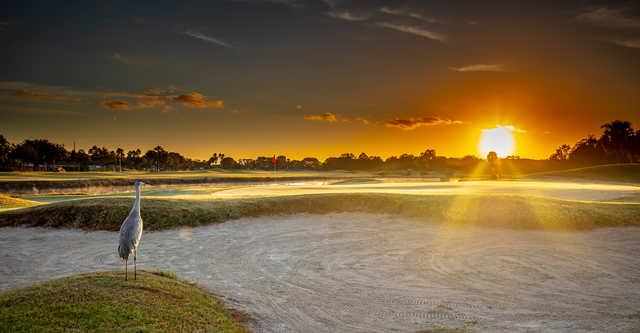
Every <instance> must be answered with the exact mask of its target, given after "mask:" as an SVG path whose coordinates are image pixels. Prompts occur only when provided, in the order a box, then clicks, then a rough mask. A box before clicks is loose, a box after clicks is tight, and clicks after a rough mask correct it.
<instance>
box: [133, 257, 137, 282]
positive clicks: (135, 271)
mask: <svg viewBox="0 0 640 333" xmlns="http://www.w3.org/2000/svg"><path fill="white" fill-rule="evenodd" d="M137 273H138V270H137V269H136V253H135V252H133V279H134V280H136V279H137V275H136V274H137Z"/></svg>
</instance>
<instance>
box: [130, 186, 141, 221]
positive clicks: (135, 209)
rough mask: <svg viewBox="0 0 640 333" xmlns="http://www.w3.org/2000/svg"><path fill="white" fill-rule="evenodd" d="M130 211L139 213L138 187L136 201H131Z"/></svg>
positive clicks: (138, 188)
mask: <svg viewBox="0 0 640 333" xmlns="http://www.w3.org/2000/svg"><path fill="white" fill-rule="evenodd" d="M131 212H132V213H133V212H137V213H138V214H140V187H139V186H137V187H136V201H134V202H133V208H131Z"/></svg>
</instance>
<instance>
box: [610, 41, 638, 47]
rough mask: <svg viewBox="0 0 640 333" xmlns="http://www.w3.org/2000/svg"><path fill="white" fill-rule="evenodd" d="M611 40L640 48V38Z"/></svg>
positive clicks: (625, 45)
mask: <svg viewBox="0 0 640 333" xmlns="http://www.w3.org/2000/svg"><path fill="white" fill-rule="evenodd" d="M611 42H612V43H613V44H616V45H619V46H624V47H630V48H633V49H640V39H628V40H612V41H611Z"/></svg>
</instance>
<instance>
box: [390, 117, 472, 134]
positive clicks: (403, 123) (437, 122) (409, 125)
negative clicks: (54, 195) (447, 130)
mask: <svg viewBox="0 0 640 333" xmlns="http://www.w3.org/2000/svg"><path fill="white" fill-rule="evenodd" d="M384 124H385V126H387V127H397V128H400V129H403V130H407V131H408V130H413V129H416V128H418V127H423V126H445V125H457V124H462V122H461V121H459V120H451V119H442V118H440V117H423V118H408V119H399V118H396V119H394V120H389V121H387V122H385V123H384Z"/></svg>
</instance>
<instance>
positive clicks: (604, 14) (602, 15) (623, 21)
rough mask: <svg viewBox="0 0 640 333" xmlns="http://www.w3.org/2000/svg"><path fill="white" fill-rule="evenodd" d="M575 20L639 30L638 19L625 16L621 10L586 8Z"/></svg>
mask: <svg viewBox="0 0 640 333" xmlns="http://www.w3.org/2000/svg"><path fill="white" fill-rule="evenodd" d="M576 18H577V19H578V20H580V21H583V22H587V23H591V24H596V25H601V26H607V27H612V28H640V19H638V18H634V17H629V16H626V15H625V10H624V9H622V8H609V7H592V8H587V9H584V10H583V11H582V12H581V13H580V14H578V16H577V17H576Z"/></svg>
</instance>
